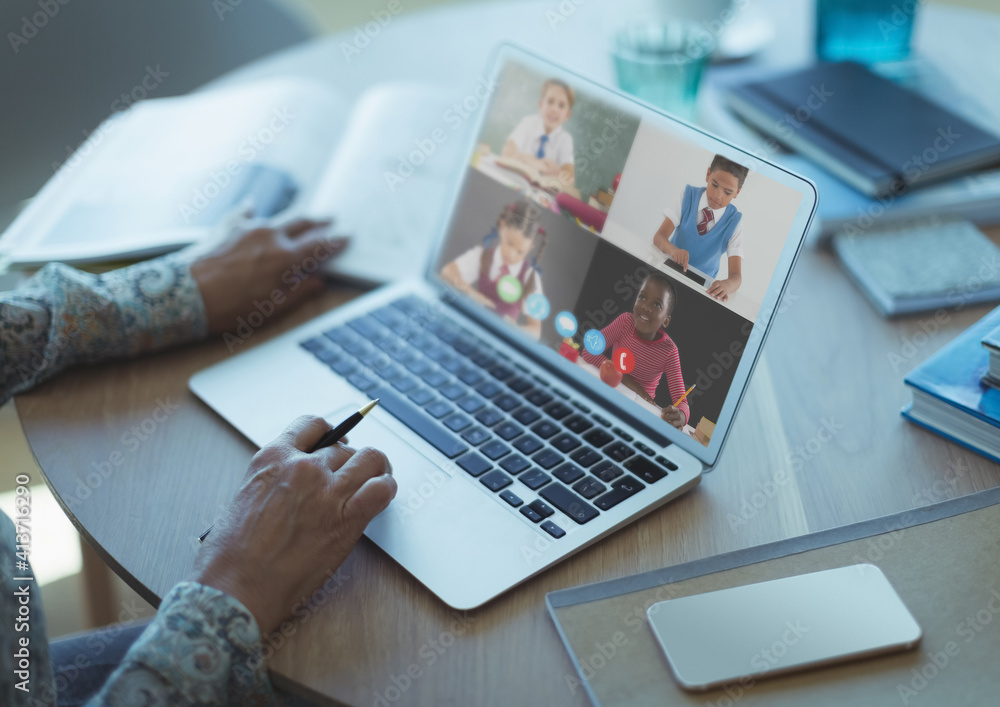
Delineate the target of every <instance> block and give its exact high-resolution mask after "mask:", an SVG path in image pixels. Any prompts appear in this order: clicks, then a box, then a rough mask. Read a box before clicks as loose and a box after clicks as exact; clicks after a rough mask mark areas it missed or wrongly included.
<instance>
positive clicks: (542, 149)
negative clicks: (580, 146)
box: [507, 113, 573, 167]
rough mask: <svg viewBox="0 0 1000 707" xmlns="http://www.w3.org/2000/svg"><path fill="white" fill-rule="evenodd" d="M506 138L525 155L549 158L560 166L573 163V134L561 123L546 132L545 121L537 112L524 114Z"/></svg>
mask: <svg viewBox="0 0 1000 707" xmlns="http://www.w3.org/2000/svg"><path fill="white" fill-rule="evenodd" d="M507 139H508V140H511V141H513V142H514V145H515V146H516V147H517V149H518V151H519V152H522V153H524V154H526V155H531V156H532V157H538V158H540V159H550V160H552V161H553V162H555V163H556V164H557V165H559V166H560V167H562V166H563V165H567V164H573V136H572V135H570V134H569V133H568V132H566V130H565V129H563V126H561V125H560V126H559V127H558V128H556V129H555V130H553V131H552V132H551V133H548V134H546V132H545V121H544V120H542V116H541V115H539V114H538V113H532V114H531V115H528V116H525V117H524V118H523V119H522V120H521V122H520V123H518V124H517V127H516V128H514V132H512V133H511V134H510V136H509V137H508V138H507Z"/></svg>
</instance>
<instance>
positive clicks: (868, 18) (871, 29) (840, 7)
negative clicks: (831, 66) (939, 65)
mask: <svg viewBox="0 0 1000 707" xmlns="http://www.w3.org/2000/svg"><path fill="white" fill-rule="evenodd" d="M919 5H920V3H919V0H816V57H817V58H818V59H819V60H820V61H857V62H861V63H862V64H874V63H877V62H882V61H900V60H902V59H906V58H907V57H908V56H909V55H910V40H911V38H912V36H913V20H914V18H915V17H916V14H917V7H918V6H919Z"/></svg>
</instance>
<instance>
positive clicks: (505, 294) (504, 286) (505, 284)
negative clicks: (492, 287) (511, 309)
mask: <svg viewBox="0 0 1000 707" xmlns="http://www.w3.org/2000/svg"><path fill="white" fill-rule="evenodd" d="M522 290H523V288H522V287H521V281H520V280H518V279H517V278H516V277H514V276H513V275H504V276H503V277H501V278H500V279H499V280H497V296H498V297H499V298H500V299H502V300H503V301H504V302H508V303H511V304H512V303H514V302H517V301H518V300H519V299H521V292H522Z"/></svg>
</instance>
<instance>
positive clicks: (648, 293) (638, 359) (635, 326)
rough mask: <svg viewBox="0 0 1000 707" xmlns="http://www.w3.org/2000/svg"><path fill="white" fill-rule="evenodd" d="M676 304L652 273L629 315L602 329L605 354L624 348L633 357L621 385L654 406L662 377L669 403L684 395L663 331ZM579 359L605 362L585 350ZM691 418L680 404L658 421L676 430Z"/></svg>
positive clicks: (664, 281)
mask: <svg viewBox="0 0 1000 707" xmlns="http://www.w3.org/2000/svg"><path fill="white" fill-rule="evenodd" d="M676 300H677V294H676V292H675V291H674V285H673V283H672V282H670V279H669V278H667V276H665V275H661V274H660V273H651V274H649V275H647V276H646V279H645V280H643V281H642V287H640V288H639V294H638V295H636V298H635V304H634V305H633V307H632V311H631V312H625V313H624V314H621V315H619V316H618V317H617V318H616V319H615V320H614V321H613V322H611V323H610V324H608V325H607V326H606V327H604V328H603V329H601V333H602V334H603V335H604V340H605V341H606V342H607V349H606V350H605V351H607V350H608V349H610V350H611V351H614V350H615V349H617V348H619V347H622V346H624V347H625V348H627V349H628V350H629V351H631V352H632V355H633V356H634V357H635V367H634V368H633V369H632V372H631V373H629V374H626V375H625V376H624V377H623V379H622V382H623V383H624V384H625V385H626V386H627V387H629V388H630V389H632V390H634V391H635V392H636V393H638V394H639V395H641V396H642V397H643V398H645V399H646V400H648V401H649V402H651V403H654V404H655V402H654V401H655V398H656V388H657V387H658V386H659V385H660V378H661V377H662V376H666V377H667V387H668V388H669V389H670V399H671V400H677V399H678V398H680V397H681V396H682V395H684V390H685V388H684V377H683V375H682V374H681V358H680V353H679V352H678V351H677V345H676V344H675V343H674V342H673V339H671V338H670V337H669V336H668V335H667V332H666V331H665V330H666V328H667V325H669V324H670V317H671V316H672V315H673V311H674V302H675V301H676ZM580 355H581V356H582V357H583V358H584V360H586V361H588V362H590V363H592V364H594V365H595V366H600V365H601V364H602V363H604V361H605V360H606V359H605V357H604V356H603V355H595V354H592V353H589V352H588V351H587V350H586V348H583V349H582V350H581V352H580ZM690 416H691V409H690V407H689V406H688V403H687V400H683V401H681V404H680V405H679V406H677V407H674V406H673V405H667V406H666V407H663V408H661V411H660V417H662V418H663V419H664V420H665V421H667V422H669V423H670V424H671V425H673V426H674V427H676V428H678V429H680V428H682V427H684V425H685V424H687V421H688V418H690Z"/></svg>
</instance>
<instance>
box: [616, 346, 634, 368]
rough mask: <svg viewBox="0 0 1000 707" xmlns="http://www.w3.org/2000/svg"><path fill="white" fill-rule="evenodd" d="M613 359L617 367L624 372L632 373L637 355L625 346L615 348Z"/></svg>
mask: <svg viewBox="0 0 1000 707" xmlns="http://www.w3.org/2000/svg"><path fill="white" fill-rule="evenodd" d="M611 360H612V362H613V363H614V364H615V368H617V369H618V370H619V371H621V372H622V373H631V372H632V369H633V368H635V356H634V355H633V354H632V352H631V351H629V350H628V349H627V348H625V347H624V346H621V347H619V348H617V349H615V352H614V354H613V355H612V356H611Z"/></svg>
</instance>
